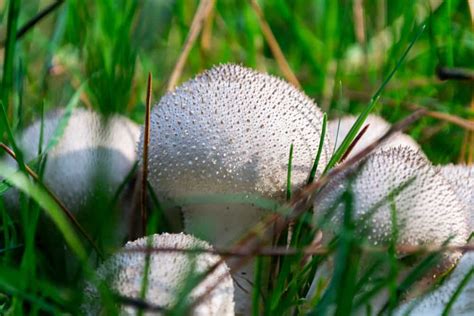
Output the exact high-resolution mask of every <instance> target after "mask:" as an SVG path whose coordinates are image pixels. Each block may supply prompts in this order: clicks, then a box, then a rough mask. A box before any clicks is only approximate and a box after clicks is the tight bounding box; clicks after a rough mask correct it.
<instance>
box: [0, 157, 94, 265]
mask: <svg viewBox="0 0 474 316" xmlns="http://www.w3.org/2000/svg"><path fill="white" fill-rule="evenodd" d="M0 176H2V177H5V178H7V180H8V182H10V183H11V184H12V185H14V186H15V187H17V188H18V189H20V190H21V191H23V192H24V193H25V194H27V195H28V196H30V197H31V198H32V199H33V200H34V201H35V202H36V203H38V205H39V206H41V208H42V209H43V210H44V211H45V212H46V213H47V214H48V215H49V217H51V219H52V220H53V222H54V223H55V224H56V226H57V227H58V229H59V230H60V231H61V233H62V235H63V236H64V239H65V240H66V242H67V243H68V244H69V246H70V247H71V249H72V250H73V251H74V252H75V253H76V255H77V256H78V257H79V258H80V259H82V260H85V259H86V257H87V256H86V252H85V250H84V247H83V246H82V243H81V241H80V240H79V238H78V237H77V235H76V234H75V232H74V229H73V228H72V226H71V224H70V223H69V221H68V219H67V218H66V216H65V215H64V213H63V212H62V211H61V209H60V208H59V206H58V205H57V204H56V202H55V201H54V200H53V199H52V198H51V197H50V196H49V195H48V194H47V193H46V192H45V191H44V190H43V189H42V188H41V187H40V186H39V185H37V184H34V183H32V182H31V181H30V180H29V179H28V177H27V176H26V175H25V174H23V173H21V172H14V170H13V169H12V168H10V167H8V166H6V165H5V164H3V163H0Z"/></svg>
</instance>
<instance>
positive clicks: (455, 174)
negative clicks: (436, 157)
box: [438, 164, 474, 231]
mask: <svg viewBox="0 0 474 316" xmlns="http://www.w3.org/2000/svg"><path fill="white" fill-rule="evenodd" d="M438 168H439V169H440V171H441V174H442V175H443V176H444V177H445V178H446V179H447V180H448V181H449V183H451V185H452V188H453V190H454V192H456V194H457V195H458V197H459V199H460V200H462V201H463V202H464V203H465V204H466V206H467V208H468V210H469V213H470V214H471V230H472V231H474V165H470V166H467V165H453V164H449V165H446V166H439V167H438Z"/></svg>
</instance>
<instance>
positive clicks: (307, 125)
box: [140, 64, 332, 313]
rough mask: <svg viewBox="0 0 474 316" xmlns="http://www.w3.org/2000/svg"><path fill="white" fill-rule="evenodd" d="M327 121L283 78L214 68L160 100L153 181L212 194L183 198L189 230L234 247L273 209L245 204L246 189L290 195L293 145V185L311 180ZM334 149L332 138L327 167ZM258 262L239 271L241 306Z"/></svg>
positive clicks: (161, 191)
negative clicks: (200, 199) (194, 200)
mask: <svg viewBox="0 0 474 316" xmlns="http://www.w3.org/2000/svg"><path fill="white" fill-rule="evenodd" d="M322 120H323V114H322V112H321V111H320V110H319V108H318V107H317V106H316V104H315V103H314V102H313V101H312V100H311V99H310V98H308V97H307V96H306V95H304V94H303V93H301V92H300V91H298V90H297V89H295V88H294V87H293V86H291V85H290V84H288V83H286V82H284V81H282V80H280V79H278V78H276V77H273V76H270V75H267V74H263V73H258V72H256V71H254V70H251V69H248V68H244V67H241V66H237V65H230V64H229V65H221V66H218V67H215V68H212V69H211V70H208V71H205V72H204V73H202V74H201V75H199V76H197V77H196V78H194V79H192V80H189V81H187V82H185V83H183V84H182V85H181V86H180V87H178V88H177V89H176V90H175V91H173V92H170V93H168V94H166V95H165V96H164V97H163V98H162V99H161V101H160V102H159V103H158V104H157V105H156V106H155V107H154V109H153V111H152V114H151V134H150V135H151V138H150V144H149V150H150V152H149V156H150V158H149V180H150V183H151V184H152V186H153V188H154V190H155V191H156V193H157V194H158V196H159V197H161V199H162V200H165V201H166V200H168V201H169V200H172V201H178V203H179V200H180V199H182V198H186V197H190V196H195V195H207V196H209V195H211V196H210V197H208V199H207V200H208V202H207V203H203V204H193V205H189V204H188V205H181V207H182V211H183V215H184V225H185V230H186V231H187V232H190V233H192V234H194V235H196V236H197V237H199V238H203V239H205V240H208V241H209V242H211V243H212V244H213V245H218V246H229V245H230V244H231V243H233V242H235V241H236V240H237V239H239V238H240V237H241V236H242V234H244V233H245V232H246V231H248V230H249V229H250V228H251V227H253V226H254V225H255V224H256V223H257V222H258V221H259V220H260V219H261V218H262V217H263V216H264V215H265V214H267V211H265V210H262V209H261V208H259V207H257V206H255V205H252V204H250V203H245V196H246V195H260V196H262V197H264V198H270V199H276V200H278V201H280V202H282V201H284V199H285V189H286V181H287V180H286V178H287V170H288V160H289V151H290V147H291V145H292V144H293V146H294V151H293V161H292V179H291V183H292V188H298V187H301V186H302V185H303V184H305V183H306V181H307V179H308V176H309V174H310V170H311V167H312V165H313V162H314V159H315V156H316V153H317V151H318V144H319V140H320V138H321V128H322ZM141 147H142V146H140V148H141ZM331 149H332V147H331V146H330V145H329V140H328V138H327V137H326V138H325V142H324V147H323V149H322V155H321V159H320V161H319V165H318V170H319V171H321V170H322V168H324V166H325V165H326V163H327V161H328V160H329V158H330V154H331ZM232 194H240V195H242V196H244V198H242V203H238V202H237V203H236V202H235V201H234V202H233V203H232V202H231V201H230V200H229V202H222V200H223V199H225V198H226V196H228V195H232ZM217 197H220V201H219V202H213V199H216V198H217ZM234 200H235V199H234ZM176 214H177V212H175V215H176ZM171 215H172V214H171ZM252 269H253V264H252V263H251V264H249V265H248V266H246V267H244V268H243V269H241V270H239V271H233V273H234V276H235V278H236V280H237V283H239V286H236V289H237V290H236V306H237V307H236V309H237V312H238V313H240V312H242V313H246V312H245V311H247V313H248V312H249V309H250V302H251V298H250V293H251V292H252V288H251V286H250V284H251V283H252V282H253V275H252ZM242 288H243V289H242ZM241 304H242V305H241Z"/></svg>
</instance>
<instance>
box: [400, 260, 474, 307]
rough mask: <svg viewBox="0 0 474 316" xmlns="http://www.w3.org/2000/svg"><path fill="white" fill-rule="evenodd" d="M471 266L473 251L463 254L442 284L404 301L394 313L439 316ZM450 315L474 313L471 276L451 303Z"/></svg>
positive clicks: (473, 293) (473, 265)
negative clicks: (415, 297) (418, 296)
mask: <svg viewBox="0 0 474 316" xmlns="http://www.w3.org/2000/svg"><path fill="white" fill-rule="evenodd" d="M473 268H474V253H472V252H471V253H466V254H464V256H463V257H462V258H461V260H459V263H458V265H457V266H456V268H455V269H454V271H453V272H452V273H451V274H450V275H449V276H448V278H447V279H446V280H445V281H444V282H443V284H441V285H440V286H439V287H437V288H435V289H434V290H433V291H432V292H429V293H427V294H426V295H425V296H423V297H421V298H417V299H413V300H411V301H408V302H406V303H404V304H403V305H401V306H400V307H399V308H398V309H397V310H396V311H395V315H397V316H398V315H400V316H401V315H406V313H407V312H408V313H409V315H412V316H424V315H430V316H441V315H442V314H443V311H444V309H445V307H446V305H447V304H448V302H449V301H450V299H451V297H452V296H453V295H454V292H455V291H456V290H457V288H458V287H459V284H460V283H461V281H462V280H463V279H464V278H465V276H466V275H467V274H468V273H469V271H470V270H471V269H473ZM450 315H459V316H468V315H474V282H473V279H472V276H471V278H470V279H469V282H467V284H466V286H465V287H464V288H463V289H462V291H461V293H460V294H459V296H458V297H457V299H456V301H455V302H454V304H453V305H452V307H451V310H450Z"/></svg>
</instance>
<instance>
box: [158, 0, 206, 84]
mask: <svg viewBox="0 0 474 316" xmlns="http://www.w3.org/2000/svg"><path fill="white" fill-rule="evenodd" d="M214 3H215V0H201V1H200V2H199V6H198V8H197V10H196V13H195V14H194V17H193V21H192V22H191V27H190V28H189V33H188V35H187V36H186V40H185V41H184V45H183V49H182V51H181V54H180V55H179V57H178V61H177V62H176V64H175V66H174V68H173V72H172V73H171V76H170V79H169V81H168V86H167V87H166V90H167V91H171V90H173V89H174V88H175V87H176V85H177V84H178V81H179V78H180V77H181V74H182V72H183V68H184V65H185V63H186V60H187V59H188V56H189V52H190V51H191V48H192V47H193V45H194V43H195V42H196V39H197V37H198V35H199V33H200V32H201V29H202V27H203V24H204V21H205V20H206V18H207V17H208V16H209V14H210V12H211V11H212V8H213V7H214Z"/></svg>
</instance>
